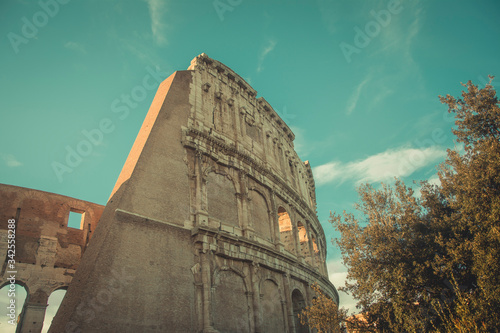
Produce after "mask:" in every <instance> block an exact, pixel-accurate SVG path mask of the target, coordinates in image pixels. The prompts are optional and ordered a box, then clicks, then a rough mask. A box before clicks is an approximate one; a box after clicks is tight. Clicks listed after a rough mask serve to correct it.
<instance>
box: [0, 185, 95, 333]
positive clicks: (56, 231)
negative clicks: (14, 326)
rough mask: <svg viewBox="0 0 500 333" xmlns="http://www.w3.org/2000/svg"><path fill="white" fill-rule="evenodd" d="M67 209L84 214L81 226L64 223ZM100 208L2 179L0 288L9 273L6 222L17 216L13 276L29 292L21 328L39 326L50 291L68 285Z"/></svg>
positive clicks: (0, 192) (66, 221)
mask: <svg viewBox="0 0 500 333" xmlns="http://www.w3.org/2000/svg"><path fill="white" fill-rule="evenodd" d="M71 210H73V211H76V212H80V213H83V223H82V224H83V225H82V228H81V229H76V228H70V227H68V226H67V224H68V217H69V212H70V211H71ZM103 210H104V206H101V205H97V204H94V203H90V202H87V201H83V200H77V199H74V198H70V197H66V196H62V195H58V194H54V193H47V192H43V191H37V190H32V189H28V188H22V187H16V186H10V185H4V184H0V253H1V254H2V256H3V257H2V271H1V278H2V280H1V283H0V288H1V287H3V286H4V285H6V284H7V283H9V282H8V279H9V277H10V276H11V274H10V273H8V272H9V271H12V269H9V267H8V266H7V260H8V259H9V258H8V257H7V253H8V252H7V248H8V238H7V235H8V228H7V221H8V220H9V219H15V220H16V229H15V246H16V247H15V262H16V264H15V271H16V273H15V274H14V275H15V279H16V283H18V284H20V285H22V286H24V287H25V288H26V289H27V292H28V295H27V301H26V302H25V305H24V309H23V313H22V317H21V324H20V325H19V326H21V330H20V332H40V331H41V329H42V326H43V319H44V316H45V309H46V307H47V300H48V298H49V296H50V294H51V293H52V292H53V291H54V290H56V289H60V288H67V287H68V285H69V284H70V282H71V279H72V278H73V275H74V273H75V270H76V268H77V267H78V265H79V263H80V258H81V256H82V254H83V252H84V251H85V249H86V247H87V244H88V242H89V241H90V239H91V236H92V233H93V231H94V230H95V228H96V226H97V223H98V221H99V218H100V217H101V214H102V212H103Z"/></svg>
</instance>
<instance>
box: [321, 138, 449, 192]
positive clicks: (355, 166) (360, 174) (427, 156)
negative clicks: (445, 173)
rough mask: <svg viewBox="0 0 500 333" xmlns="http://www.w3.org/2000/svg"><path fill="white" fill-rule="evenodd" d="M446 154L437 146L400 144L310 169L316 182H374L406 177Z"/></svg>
mask: <svg viewBox="0 0 500 333" xmlns="http://www.w3.org/2000/svg"><path fill="white" fill-rule="evenodd" d="M445 156H446V150H444V149H443V148H441V147H438V146H432V147H428V148H425V149H415V148H408V147H400V148H398V149H388V150H386V151H385V152H383V153H379V154H376V155H372V156H369V157H367V158H365V159H364V160H360V161H356V162H349V163H342V162H338V161H332V162H329V163H326V164H323V165H320V166H317V167H315V168H314V169H313V173H314V178H315V179H316V184H318V185H324V184H327V183H331V182H334V181H337V182H344V181H346V180H352V181H354V182H356V183H358V184H359V183H364V182H368V183H375V182H382V181H387V180H391V179H393V178H394V177H406V176H409V175H411V174H412V173H413V172H415V171H417V170H419V169H421V168H423V167H425V166H426V165H428V164H430V163H434V162H436V161H437V160H439V159H441V158H443V157H445Z"/></svg>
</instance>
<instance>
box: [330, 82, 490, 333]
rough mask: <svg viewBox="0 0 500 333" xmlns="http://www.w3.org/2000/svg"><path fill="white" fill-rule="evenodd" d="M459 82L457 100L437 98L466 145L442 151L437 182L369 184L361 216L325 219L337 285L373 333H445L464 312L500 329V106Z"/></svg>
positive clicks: (362, 189) (485, 90) (481, 323)
mask: <svg viewBox="0 0 500 333" xmlns="http://www.w3.org/2000/svg"><path fill="white" fill-rule="evenodd" d="M490 79H493V78H492V77H491V78H490ZM464 87H466V88H467V90H466V91H464V92H462V97H461V98H454V97H451V96H449V95H447V96H446V97H441V96H440V99H441V101H442V102H443V103H445V104H447V105H448V111H449V112H450V113H453V114H455V118H456V122H455V125H456V127H455V128H454V129H453V130H452V131H453V133H454V134H455V136H456V142H457V144H459V145H460V144H463V152H460V151H457V150H448V158H447V160H446V161H445V162H444V163H443V164H442V165H440V167H439V172H438V175H439V178H440V180H441V185H440V186H435V185H430V184H428V183H427V182H422V183H421V185H422V188H421V196H420V197H417V196H415V193H414V191H413V190H412V188H411V187H408V186H406V185H405V184H404V183H403V182H402V181H401V180H396V182H395V184H394V185H393V186H388V185H382V188H381V189H375V188H374V187H373V186H371V185H368V184H365V185H362V186H360V187H359V189H358V192H359V196H360V202H359V203H358V204H357V205H356V208H357V209H358V210H359V211H360V212H361V213H362V215H363V216H364V217H365V218H364V220H362V221H359V220H358V219H357V218H356V217H355V215H353V214H349V213H346V212H344V214H343V216H340V215H338V214H332V215H331V222H332V223H333V225H334V227H335V228H336V229H337V230H338V231H339V232H340V234H341V237H340V239H337V240H336V243H337V245H338V246H339V248H340V250H341V253H342V257H343V261H344V264H345V265H346V266H347V268H348V276H347V277H348V279H349V280H350V282H349V283H346V286H345V287H343V288H340V289H341V290H344V291H347V292H349V293H352V295H353V296H354V298H355V299H357V300H358V307H359V308H361V310H362V311H363V313H364V314H365V318H366V319H367V321H368V323H369V324H371V325H372V326H373V325H375V326H376V327H377V330H379V331H398V332H404V331H406V332H422V331H429V330H432V329H435V330H437V331H441V330H442V331H445V327H446V325H447V323H448V324H449V323H450V322H451V321H450V320H452V319H453V320H455V321H457V320H458V322H460V320H465V318H462V317H463V316H465V315H467V316H473V317H472V318H467V320H468V321H470V322H471V323H472V324H473V325H472V324H471V325H472V326H474V327H478V328H479V329H480V330H481V329H487V330H498V329H499V327H500V324H499V323H498V320H497V319H496V318H495V316H494V314H495V313H500V141H499V140H500V108H499V104H498V99H497V97H496V92H495V90H494V89H493V87H492V86H491V81H490V84H488V85H486V87H485V88H483V89H479V88H478V87H477V86H475V85H473V84H472V83H471V82H470V81H469V82H468V83H467V84H465V85H464ZM452 281H456V284H457V285H456V286H454V285H453V283H452ZM459 296H460V297H459ZM464 300H466V302H465V303H464ZM464 304H468V306H469V307H470V308H469V309H468V311H463V310H464V308H463V307H464ZM439 309H441V311H438V310H439ZM443 309H447V310H446V311H444V310H443ZM471 309H472V310H473V311H472V310H471ZM444 315H446V316H448V317H443V316H444ZM461 316H462V317H461ZM446 318H448V319H450V320H448V319H446ZM463 322H465V321H463ZM472 326H471V327H472Z"/></svg>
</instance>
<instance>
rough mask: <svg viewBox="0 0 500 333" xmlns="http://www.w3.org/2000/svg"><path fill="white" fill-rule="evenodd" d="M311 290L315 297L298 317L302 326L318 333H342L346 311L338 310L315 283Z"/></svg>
mask: <svg viewBox="0 0 500 333" xmlns="http://www.w3.org/2000/svg"><path fill="white" fill-rule="evenodd" d="M311 289H312V290H313V291H314V293H315V294H316V296H315V297H314V298H313V300H312V305H310V306H307V307H306V308H305V309H303V310H302V313H299V315H298V316H299V318H300V322H301V323H302V325H305V324H308V325H309V327H310V328H314V329H316V330H317V332H318V333H340V332H343V327H344V325H343V323H344V321H345V318H346V312H347V310H345V309H343V308H342V309H339V308H338V306H337V304H335V302H334V301H333V300H332V299H331V298H330V297H328V296H327V295H325V294H324V293H323V292H322V291H321V288H320V287H319V285H318V284H317V283H314V284H312V285H311Z"/></svg>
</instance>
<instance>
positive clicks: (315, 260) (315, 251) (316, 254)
mask: <svg viewBox="0 0 500 333" xmlns="http://www.w3.org/2000/svg"><path fill="white" fill-rule="evenodd" d="M311 240H312V244H313V255H312V256H313V266H315V267H317V268H320V267H321V254H320V251H319V246H318V243H317V242H316V237H314V236H311Z"/></svg>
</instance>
